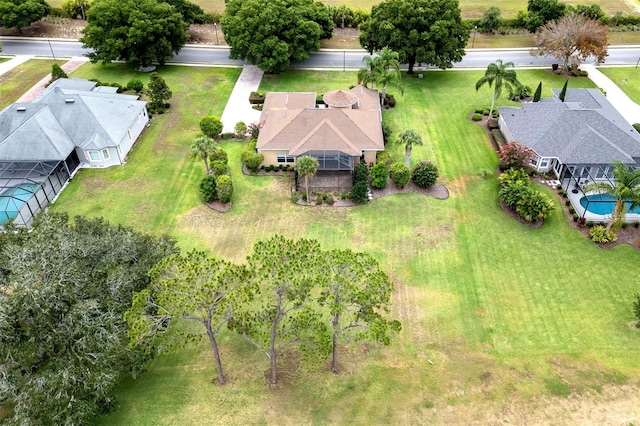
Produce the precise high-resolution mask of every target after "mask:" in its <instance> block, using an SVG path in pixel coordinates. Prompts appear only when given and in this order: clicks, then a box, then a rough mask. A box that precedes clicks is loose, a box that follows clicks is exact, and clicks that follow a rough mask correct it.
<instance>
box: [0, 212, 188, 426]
mask: <svg viewBox="0 0 640 426" xmlns="http://www.w3.org/2000/svg"><path fill="white" fill-rule="evenodd" d="M6 238H9V240H6V239H5V240H4V241H5V244H3V246H2V248H1V251H2V252H1V254H0V258H1V259H2V274H0V359H2V362H1V363H0V401H7V400H10V401H11V402H12V404H13V415H12V418H11V419H10V422H11V423H14V424H41V425H50V424H88V423H90V422H92V421H93V420H94V419H95V417H96V416H97V415H98V414H101V413H104V412H107V411H109V410H110V409H112V408H113V406H114V388H115V386H116V385H117V384H118V382H119V381H120V379H122V378H123V377H125V376H127V375H129V374H132V373H136V372H139V371H140V370H141V369H142V367H143V364H144V362H145V361H146V360H147V359H148V356H149V355H148V354H146V353H144V352H142V351H139V350H137V349H135V348H131V347H129V345H128V344H127V342H128V337H127V331H128V328H127V325H126V323H125V321H124V320H123V314H124V312H125V311H126V310H127V309H128V308H129V307H130V305H131V297H132V295H133V293H134V292H137V291H140V290H142V289H144V288H145V287H147V285H148V284H149V277H148V273H149V270H150V269H151V268H152V267H153V265H155V264H156V263H157V262H158V261H160V260H161V259H162V258H164V257H166V256H168V255H170V254H172V253H175V251H176V247H175V244H174V242H173V241H172V240H170V239H167V238H156V237H151V236H148V235H143V234H139V233H137V232H135V231H133V230H132V229H130V228H126V227H123V226H112V225H109V223H108V222H105V221H104V220H102V219H84V218H82V217H79V216H78V217H76V218H75V219H74V221H73V222H72V223H69V221H68V217H67V216H66V215H61V214H51V213H41V214H40V215H39V216H38V217H37V219H36V221H35V222H34V226H33V230H32V232H29V233H19V234H16V235H13V234H12V235H11V236H6Z"/></svg>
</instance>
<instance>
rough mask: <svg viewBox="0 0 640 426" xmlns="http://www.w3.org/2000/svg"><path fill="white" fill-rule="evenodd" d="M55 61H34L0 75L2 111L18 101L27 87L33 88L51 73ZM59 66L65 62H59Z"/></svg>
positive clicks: (0, 103) (0, 106) (0, 105)
mask: <svg viewBox="0 0 640 426" xmlns="http://www.w3.org/2000/svg"><path fill="white" fill-rule="evenodd" d="M54 63H55V62H54V61H50V60H43V59H32V60H30V61H27V62H25V63H24V64H21V65H19V66H17V67H15V68H14V69H12V70H11V71H9V72H7V73H5V74H3V75H0V110H1V109H3V108H4V107H6V106H8V105H11V104H12V103H14V102H15V101H17V100H18V99H19V98H20V96H22V95H23V94H24V89H25V87H31V86H33V85H34V84H36V83H37V82H39V81H40V80H42V79H43V78H44V77H45V76H46V75H47V74H49V73H50V72H51V66H52V65H53V64H54ZM58 64H59V65H62V64H63V62H60V61H58Z"/></svg>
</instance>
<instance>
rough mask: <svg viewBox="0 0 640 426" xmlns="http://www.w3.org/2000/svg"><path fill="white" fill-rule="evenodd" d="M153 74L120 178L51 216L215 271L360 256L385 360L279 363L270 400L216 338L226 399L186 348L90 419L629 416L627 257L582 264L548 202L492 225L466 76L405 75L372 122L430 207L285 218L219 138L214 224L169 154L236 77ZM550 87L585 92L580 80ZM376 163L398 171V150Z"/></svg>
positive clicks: (354, 353) (485, 163) (237, 342)
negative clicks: (303, 250)
mask: <svg viewBox="0 0 640 426" xmlns="http://www.w3.org/2000/svg"><path fill="white" fill-rule="evenodd" d="M122 71H123V68H122V67H120V66H117V65H113V66H107V67H101V66H94V65H85V66H83V67H82V68H80V70H78V71H76V73H74V76H78V77H79V76H82V77H97V78H99V79H100V80H103V81H118V82H120V83H126V81H127V80H128V79H129V78H131V76H132V75H127V74H124V75H122V74H121V73H122ZM161 73H162V75H163V76H164V77H165V79H166V80H167V82H168V84H169V86H170V87H171V89H172V90H173V92H174V97H173V98H172V100H171V101H170V102H171V104H172V108H171V110H170V111H169V113H167V114H165V115H164V116H160V117H156V118H154V120H153V122H152V125H151V127H150V128H149V129H148V130H147V131H146V132H145V133H144V134H143V137H142V139H141V140H140V141H139V143H138V145H137V146H136V147H135V148H134V150H133V152H132V154H131V155H130V156H129V159H128V163H127V165H126V166H124V167H121V168H117V169H108V170H92V171H86V170H85V171H82V172H80V173H79V174H78V175H77V176H76V178H75V179H74V181H73V182H72V183H71V184H70V185H69V187H68V188H67V189H66V190H65V191H64V192H63V194H62V196H61V197H60V199H59V200H58V202H56V203H55V205H54V206H53V209H55V210H57V211H62V210H66V211H69V212H70V213H71V214H85V215H89V216H98V215H101V216H104V217H106V218H107V219H108V220H110V221H113V222H117V223H123V224H127V225H132V226H135V227H136V228H138V229H145V230H147V231H150V232H153V233H162V232H167V233H169V234H171V235H173V236H175V237H176V238H178V240H179V243H180V245H181V246H182V247H183V248H191V247H197V248H202V249H206V250H208V251H210V252H212V253H213V254H215V255H217V256H221V257H224V258H227V259H230V260H234V261H241V260H242V259H244V257H245V256H246V255H247V254H248V251H249V250H250V248H251V246H252V245H253V243H254V242H256V241H257V240H259V239H261V238H265V237H268V236H271V235H272V234H274V233H280V234H284V235H285V236H287V237H290V238H299V237H306V238H316V239H318V240H319V241H320V243H321V245H322V247H323V248H325V249H326V248H334V247H350V248H352V249H354V250H361V251H367V252H369V253H370V254H372V255H373V256H374V257H375V258H377V259H378V260H379V262H380V263H381V265H382V267H383V269H384V270H385V271H386V272H388V273H389V274H390V276H391V277H392V279H393V280H394V282H395V283H396V286H397V291H396V293H395V295H394V307H393V315H394V316H396V317H397V318H398V319H400V321H402V324H403V330H402V332H401V334H400V335H399V336H398V338H397V339H395V340H394V341H393V343H392V345H391V346H390V347H388V348H377V347H368V348H365V347H364V346H360V345H354V346H349V347H345V348H344V352H345V355H347V356H344V357H343V360H344V362H345V365H344V366H343V367H344V368H343V373H342V374H340V375H338V376H334V375H332V374H331V373H329V372H328V371H326V368H325V366H324V365H321V366H318V367H317V368H309V369H307V368H296V367H294V366H293V364H292V363H291V362H290V361H289V360H287V359H284V360H283V361H284V363H285V364H284V365H286V366H287V368H284V369H283V371H285V374H287V380H286V381H284V382H283V384H282V385H281V386H280V387H279V388H278V389H276V390H275V391H271V390H269V389H268V388H267V386H266V381H265V378H264V374H263V373H264V371H265V369H266V368H267V364H268V362H267V359H266V358H265V357H264V356H263V355H262V354H260V353H257V352H255V351H254V350H253V349H252V348H251V347H250V346H249V345H248V344H247V343H246V342H244V341H243V340H241V339H240V338H238V337H236V336H235V335H233V334H230V333H224V334H223V336H222V339H221V342H222V349H221V350H222V356H223V363H225V364H226V371H227V372H228V374H229V379H230V380H229V384H228V385H227V386H225V387H223V388H220V387H218V386H216V385H214V384H212V380H213V379H214V377H215V370H214V369H215V367H214V363H213V362H212V361H213V360H212V358H211V355H210V353H209V351H208V348H207V346H206V344H205V343H203V344H193V345H190V346H188V347H186V348H184V349H181V350H179V351H176V352H172V353H167V354H164V355H161V356H159V357H158V358H157V359H156V360H154V361H153V362H151V364H150V366H149V372H148V373H147V374H144V375H142V376H141V377H139V379H138V380H136V381H128V382H126V383H124V384H123V386H122V387H121V391H120V393H119V402H120V404H121V405H120V408H119V410H118V411H116V412H115V413H113V414H112V415H110V416H106V417H104V418H102V419H101V420H100V422H99V423H100V424H114V425H115V424H205V423H229V424H247V423H259V422H263V423H279V424H288V423H367V424H375V423H378V424H380V423H418V422H433V423H440V424H444V423H447V424H448V423H458V424H468V423H472V422H478V423H482V424H486V423H491V422H497V421H500V422H503V421H504V422H506V421H508V422H510V423H513V422H516V423H530V422H534V421H536V422H542V423H547V422H549V423H551V422H553V423H579V422H580V420H581V419H584V418H589V417H588V415H589V414H591V415H592V416H600V417H596V418H595V419H594V418H593V417H592V418H591V420H592V421H595V422H596V423H597V422H599V420H600V422H606V420H607V417H606V415H607V414H611V413H612V412H613V411H612V408H611V407H614V406H613V405H612V406H611V407H609V406H607V405H606V404H605V406H604V407H602V409H600V410H598V407H600V406H601V402H600V401H601V400H602V395H606V396H607V398H609V399H611V400H614V402H615V404H617V405H616V406H617V407H618V411H619V410H620V409H623V410H624V409H626V410H627V411H626V413H628V416H627V417H626V418H627V419H629V421H631V419H635V420H640V397H638V392H637V390H638V389H637V387H638V385H639V384H640V369H639V368H638V365H637V353H638V352H637V351H638V347H639V345H640V333H638V332H637V331H636V330H635V329H634V328H633V327H631V326H630V325H629V324H630V322H631V321H632V319H633V315H632V312H631V301H632V295H633V294H634V293H635V292H638V291H640V288H638V285H637V283H636V282H635V281H634V280H633V279H630V277H631V276H632V274H633V271H635V268H636V267H637V264H638V262H639V261H640V253H639V252H638V251H636V250H634V249H632V248H630V247H627V246H620V247H616V248H614V249H612V250H602V249H599V248H598V247H596V246H595V245H593V244H592V243H590V242H589V241H588V240H586V239H585V238H584V237H583V236H582V235H581V234H580V233H579V232H578V231H576V230H575V229H573V228H572V227H571V226H570V225H569V224H568V223H567V221H566V219H565V218H564V215H563V213H562V211H561V209H560V205H559V203H558V202H556V204H557V209H556V210H555V211H554V212H553V214H552V215H551V217H550V218H549V219H548V220H547V221H546V222H545V224H544V226H542V227H541V228H539V229H535V230H532V229H529V228H527V227H525V226H522V225H521V224H520V223H518V222H517V221H515V220H513V219H511V218H510V217H508V216H506V215H505V214H504V213H503V212H502V211H501V210H500V208H499V206H498V197H497V189H496V188H497V180H496V177H495V175H494V173H493V171H494V170H495V169H496V166H497V158H496V155H495V153H494V152H493V150H492V148H491V145H490V143H489V140H488V138H487V135H486V133H485V132H484V130H483V129H482V128H481V127H480V126H478V125H476V124H474V123H471V122H470V121H469V120H468V114H469V112H470V111H471V110H472V109H475V108H476V107H479V106H486V105H488V104H489V103H490V90H489V89H481V90H480V91H479V92H476V91H475V90H474V85H475V82H476V81H477V80H478V79H479V78H480V76H481V75H482V74H483V73H482V72H478V71H460V72H457V71H456V72H453V71H447V72H440V71H438V72H427V73H424V78H423V79H418V78H416V77H406V78H405V79H404V81H403V84H404V87H405V93H404V96H403V97H400V96H399V94H397V93H394V94H396V98H397V100H398V105H397V107H396V108H395V109H391V110H387V111H385V112H384V119H385V121H387V122H388V123H389V124H390V126H391V127H392V129H393V132H394V133H393V135H394V136H397V135H398V134H399V133H400V132H402V131H403V130H405V129H408V128H413V129H415V130H417V131H418V132H419V133H421V134H422V136H423V139H424V141H425V145H424V146H418V147H416V148H414V151H413V155H412V163H415V162H418V161H420V160H425V159H430V160H433V161H435V162H436V163H437V164H438V165H439V166H440V175H441V179H440V180H441V181H442V182H443V183H445V184H446V186H447V187H448V188H449V191H450V197H449V198H448V199H447V200H437V199H435V198H432V197H425V196H423V195H419V194H398V195H394V196H390V197H382V198H380V199H376V200H374V201H373V202H371V203H369V204H367V205H362V206H356V207H352V208H339V207H324V208H309V207H302V206H296V205H295V204H293V203H292V202H291V201H290V192H289V189H290V184H289V182H288V181H287V180H286V178H275V177H268V176H266V177H252V176H246V175H244V174H242V172H241V170H240V161H239V158H240V153H241V151H242V148H243V144H242V143H238V142H224V143H222V144H221V146H222V147H223V148H224V149H225V150H227V152H228V154H229V165H230V167H231V175H232V177H233V182H234V187H235V191H234V195H233V208H232V209H231V210H230V211H229V212H228V213H218V212H215V211H212V210H210V209H209V208H207V207H205V206H204V205H202V204H201V203H200V202H199V200H198V192H197V184H198V182H199V180H200V178H201V177H202V176H203V174H204V166H203V165H202V162H201V161H199V160H191V159H189V158H188V147H189V144H190V141H191V139H192V138H193V136H195V133H196V129H197V122H198V120H199V118H200V117H201V116H203V115H206V114H210V113H211V114H214V115H219V114H221V112H222V109H223V108H224V102H225V100H226V97H227V96H228V94H229V93H230V91H231V87H232V85H233V82H234V81H235V79H236V78H237V75H238V73H239V70H223V69H217V68H206V69H203V68H180V67H169V68H165V69H163V70H162V72H161ZM518 76H519V79H520V80H521V81H523V82H524V83H525V84H527V85H529V86H531V87H532V88H535V87H536V86H537V84H538V81H541V80H542V81H543V87H544V90H545V93H544V94H543V96H550V90H551V88H553V87H561V86H562V84H563V83H564V78H562V77H557V76H555V75H552V74H550V73H548V72H546V71H539V70H538V71H536V70H527V71H524V70H523V71H518ZM355 82H356V76H355V73H343V72H302V71H297V72H289V73H285V74H283V75H280V76H268V77H267V78H265V80H263V84H262V86H261V90H264V91H268V90H289V91H294V90H304V91H319V92H322V91H326V90H329V89H340V88H347V87H349V86H350V85H352V84H355ZM569 84H570V85H572V86H571V87H578V86H582V87H593V86H592V85H591V83H590V80H588V79H572V80H571V81H570V83H569ZM392 92H393V91H392ZM501 103H503V104H507V103H508V101H506V100H504V99H501ZM389 151H390V153H391V155H393V156H396V157H397V158H398V159H400V158H402V155H403V149H402V147H400V146H397V145H391V146H390V147H389ZM542 190H543V191H547V192H549V194H550V195H551V190H550V189H548V188H542ZM554 200H555V198H554ZM569 393H574V395H575V398H574V399H572V400H568V399H566V398H565V397H566V396H567V395H568V394H569ZM599 404H600V405H599ZM581 415H582V416H584V415H587V417H580V416H581ZM603 416H604V417H603Z"/></svg>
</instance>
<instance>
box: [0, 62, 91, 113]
mask: <svg viewBox="0 0 640 426" xmlns="http://www.w3.org/2000/svg"><path fill="white" fill-rule="evenodd" d="M88 60H89V58H87V57H84V56H79V57H73V58H71V60H69V61H67V62H65V63H64V64H62V65H60V68H62V70H63V71H64V72H66V73H67V74H69V73H70V72H72V71H74V70H75V69H76V68H79V67H80V66H81V65H83V64H84V63H85V62H87V61H88ZM9 62H11V61H9ZM0 65H4V64H0ZM50 80H51V73H49V74H47V76H46V77H44V78H43V79H42V80H40V81H39V82H37V83H36V84H35V85H34V86H33V87H32V88H30V89H29V90H27V92H26V93H25V94H24V95H22V96H21V97H20V99H18V101H17V102H19V103H27V102H31V101H33V100H34V99H35V98H37V97H38V96H39V95H40V93H42V92H44V89H46V86H47V84H48V83H49V81H50Z"/></svg>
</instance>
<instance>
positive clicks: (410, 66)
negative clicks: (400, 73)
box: [407, 59, 416, 74]
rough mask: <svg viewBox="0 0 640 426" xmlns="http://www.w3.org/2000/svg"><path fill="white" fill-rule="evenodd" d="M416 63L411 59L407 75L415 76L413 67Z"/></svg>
mask: <svg viewBox="0 0 640 426" xmlns="http://www.w3.org/2000/svg"><path fill="white" fill-rule="evenodd" d="M415 63H416V61H415V60H412V59H409V69H408V70H407V74H413V65H414V64H415Z"/></svg>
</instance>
